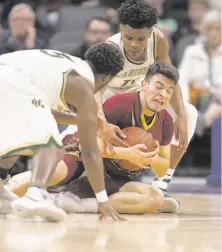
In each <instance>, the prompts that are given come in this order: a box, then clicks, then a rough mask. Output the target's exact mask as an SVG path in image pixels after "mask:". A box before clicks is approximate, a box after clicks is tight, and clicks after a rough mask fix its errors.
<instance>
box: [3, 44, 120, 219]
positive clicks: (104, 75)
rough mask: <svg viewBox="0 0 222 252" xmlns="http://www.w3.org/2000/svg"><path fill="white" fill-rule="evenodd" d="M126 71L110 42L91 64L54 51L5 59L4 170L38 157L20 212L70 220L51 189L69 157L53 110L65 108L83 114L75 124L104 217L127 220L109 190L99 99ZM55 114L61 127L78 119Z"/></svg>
mask: <svg viewBox="0 0 222 252" xmlns="http://www.w3.org/2000/svg"><path fill="white" fill-rule="evenodd" d="M122 67H123V56H122V53H121V52H120V50H119V49H118V48H117V47H115V46H113V45H109V44H105V43H103V44H98V45H96V46H93V47H92V48H90V49H89V50H88V52H87V53H86V61H83V60H81V59H79V58H76V57H72V56H70V55H67V54H64V53H62V52H59V51H52V50H30V51H19V52H14V53H11V54H5V55H3V56H1V57H0V83H1V84H0V92H1V99H0V114H1V131H0V166H1V167H3V166H5V167H6V168H7V166H8V167H10V166H11V165H12V161H14V160H15V157H17V156H19V155H33V158H32V159H31V167H32V179H31V184H30V187H29V189H28V191H27V193H26V194H25V196H24V197H22V198H20V199H17V200H15V201H14V202H13V209H14V211H15V212H17V213H19V214H20V215H22V216H32V215H39V216H41V217H43V218H46V219H48V220H54V221H62V220H64V219H65V217H66V214H65V212H64V211H63V210H62V209H59V208H57V207H56V206H55V205H54V204H52V203H50V202H49V201H48V200H47V199H48V197H47V192H46V190H45V188H46V185H47V183H48V182H49V180H50V178H51V177H52V175H53V173H54V170H55V168H56V165H57V163H58V162H59V161H60V160H62V159H63V156H64V154H63V153H64V151H63V146H62V142H61V138H60V135H59V131H58V128H57V124H56V121H55V119H54V117H53V114H52V113H51V110H50V109H51V108H56V107H58V106H63V107H66V108H67V109H68V110H70V111H73V112H76V113H77V117H75V116H73V120H74V121H75V120H76V123H77V125H78V128H79V140H80V143H81V147H82V157H83V162H84V165H85V168H86V173H87V176H88V177H89V181H90V183H91V184H92V188H93V190H94V191H95V193H96V198H97V200H98V203H99V209H100V211H101V213H102V216H103V217H106V216H111V217H112V218H113V219H115V220H116V219H119V218H121V217H119V215H118V214H117V213H116V212H115V210H114V209H113V208H112V207H111V205H110V203H109V201H108V197H107V193H106V191H105V186H104V168H103V163H102V158H101V154H100V152H99V149H98V146H97V141H96V132H97V124H96V123H97V105H96V102H95V100H94V97H93V94H94V93H96V92H97V91H99V90H100V88H103V87H104V86H105V85H106V83H107V82H108V81H110V80H111V79H112V78H113V76H115V75H116V74H117V73H118V72H119V71H120V70H122ZM54 112H55V113H54V116H55V118H56V119H57V121H60V123H65V122H66V121H67V120H68V121H70V118H72V114H68V113H67V114H66V113H64V112H63V113H59V112H56V111H54ZM21 118H22V120H21ZM73 123H75V122H73ZM89 125H90V127H89Z"/></svg>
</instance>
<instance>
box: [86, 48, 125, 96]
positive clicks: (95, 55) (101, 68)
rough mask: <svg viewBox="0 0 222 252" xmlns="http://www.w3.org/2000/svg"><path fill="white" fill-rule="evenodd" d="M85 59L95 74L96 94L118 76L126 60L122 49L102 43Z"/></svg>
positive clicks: (89, 50)
mask: <svg viewBox="0 0 222 252" xmlns="http://www.w3.org/2000/svg"><path fill="white" fill-rule="evenodd" d="M85 58H86V60H87V61H88V62H89V64H90V65H91V67H92V70H93V72H94V74H95V85H96V86H95V92H97V91H99V90H100V89H101V88H103V87H104V86H105V85H106V84H107V83H108V82H109V81H110V80H111V79H112V78H113V77H114V76H116V75H117V74H118V73H119V72H120V71H121V70H122V69H123V65H124V58H123V54H122V53H121V51H120V49H119V48H118V47H117V46H115V45H113V44H110V43H101V44H96V45H94V46H92V47H90V48H89V49H88V50H87V52H86V54H85Z"/></svg>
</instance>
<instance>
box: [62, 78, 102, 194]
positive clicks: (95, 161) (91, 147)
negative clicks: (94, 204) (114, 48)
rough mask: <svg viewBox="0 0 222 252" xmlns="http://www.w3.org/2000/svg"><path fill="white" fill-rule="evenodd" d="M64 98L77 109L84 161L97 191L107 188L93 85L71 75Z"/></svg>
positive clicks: (91, 182) (90, 179)
mask: <svg viewBox="0 0 222 252" xmlns="http://www.w3.org/2000/svg"><path fill="white" fill-rule="evenodd" d="M64 99H65V101H66V102H67V103H68V104H72V105H73V106H74V107H75V108H76V109H77V118H76V119H77V126H78V132H79V141H80V145H81V151H82V157H83V163H84V166H85V169H86V173H87V176H88V179H89V181H90V184H91V185H92V188H93V190H94V192H95V193H98V192H101V191H103V190H104V189H105V184H104V168H103V162H102V157H101V154H100V151H99V148H98V145H97V137H96V136H97V112H98V110H97V105H96V102H95V100H94V97H93V87H92V85H91V84H90V83H89V82H87V81H86V80H85V79H83V78H82V77H80V76H77V75H70V76H69V78H68V81H67V85H66V89H65V93H64Z"/></svg>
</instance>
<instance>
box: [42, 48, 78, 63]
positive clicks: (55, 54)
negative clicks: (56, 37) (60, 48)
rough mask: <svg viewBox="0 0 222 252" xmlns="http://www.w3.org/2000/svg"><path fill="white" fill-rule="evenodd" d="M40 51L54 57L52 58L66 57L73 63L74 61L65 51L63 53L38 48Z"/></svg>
mask: <svg viewBox="0 0 222 252" xmlns="http://www.w3.org/2000/svg"><path fill="white" fill-rule="evenodd" d="M40 51H41V52H42V53H44V54H46V55H48V56H51V57H54V58H60V59H68V60H70V61H72V62H74V63H75V61H74V60H73V59H71V58H70V57H69V55H68V54H66V53H63V52H56V51H51V50H40Z"/></svg>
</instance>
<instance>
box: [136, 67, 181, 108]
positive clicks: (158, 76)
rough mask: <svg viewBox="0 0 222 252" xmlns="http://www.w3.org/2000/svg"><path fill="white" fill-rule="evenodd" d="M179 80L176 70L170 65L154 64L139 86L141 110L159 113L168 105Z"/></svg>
mask: <svg viewBox="0 0 222 252" xmlns="http://www.w3.org/2000/svg"><path fill="white" fill-rule="evenodd" d="M178 80H179V72H178V70H177V69H176V68H175V67H174V66H173V65H171V64H166V63H154V64H153V65H151V66H150V67H149V69H148V72H147V74H146V77H145V80H144V81H142V86H141V99H142V100H141V103H142V105H143V108H148V109H149V110H151V111H153V112H159V111H160V110H162V109H164V108H165V107H166V105H167V104H168V103H169V101H170V99H171V97H172V95H173V91H174V88H175V85H176V84H177V82H178Z"/></svg>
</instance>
